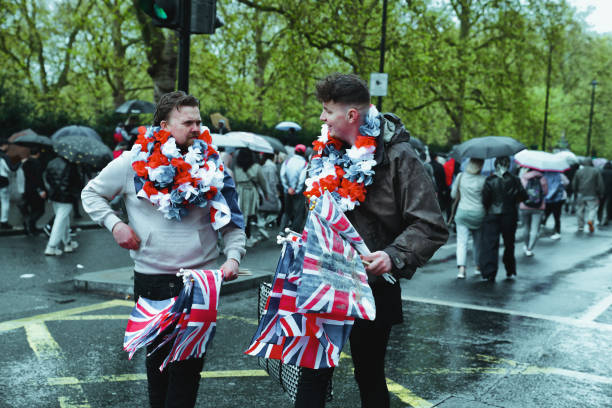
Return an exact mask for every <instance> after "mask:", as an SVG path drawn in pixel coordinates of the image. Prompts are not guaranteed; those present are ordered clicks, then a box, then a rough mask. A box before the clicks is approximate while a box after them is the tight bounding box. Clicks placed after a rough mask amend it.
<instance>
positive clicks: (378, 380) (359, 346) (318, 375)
mask: <svg viewBox="0 0 612 408" xmlns="http://www.w3.org/2000/svg"><path fill="white" fill-rule="evenodd" d="M390 333H391V325H388V324H383V323H378V322H376V321H374V322H371V321H369V320H361V319H356V320H355V324H354V325H353V329H352V331H351V337H350V342H351V356H352V359H353V365H354V366H355V380H356V381H357V385H358V386H359V395H360V397H361V407H362V408H388V407H389V404H390V400H389V390H388V389H387V381H386V376H385V354H386V352H387V344H388V343H389V335H390ZM333 373H334V369H333V368H326V369H321V370H312V369H308V368H304V369H302V378H301V380H300V384H299V385H298V392H297V397H296V401H295V408H322V407H325V396H326V392H327V382H328V380H329V378H330V377H331V376H332V375H333Z"/></svg>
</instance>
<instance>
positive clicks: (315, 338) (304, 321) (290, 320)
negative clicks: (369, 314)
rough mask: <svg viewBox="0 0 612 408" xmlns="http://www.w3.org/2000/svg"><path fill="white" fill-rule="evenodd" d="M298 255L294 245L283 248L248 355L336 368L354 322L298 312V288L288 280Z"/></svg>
mask: <svg viewBox="0 0 612 408" xmlns="http://www.w3.org/2000/svg"><path fill="white" fill-rule="evenodd" d="M296 255H297V254H296V253H295V252H294V251H293V250H292V248H291V244H288V243H285V244H284V245H283V249H282V252H281V257H280V259H279V262H278V266H277V268H276V273H275V275H274V280H273V284H272V290H271V291H270V296H269V297H268V300H267V302H266V306H265V309H264V314H263V316H262V318H261V320H260V322H259V326H258V328H257V331H256V332H255V335H254V336H253V340H252V342H251V346H250V347H249V348H248V349H247V350H246V351H245V353H246V354H248V355H252V356H257V357H265V358H272V359H277V360H280V361H282V362H283V363H285V364H291V365H296V366H301V367H308V368H315V369H318V368H328V367H335V366H336V365H338V361H339V359H340V351H342V347H343V346H344V344H345V343H346V341H347V340H348V337H349V335H350V332H351V328H352V325H353V321H354V319H353V318H351V317H346V316H344V315H341V316H338V315H334V314H332V313H300V312H298V311H297V308H296V305H295V301H296V292H297V285H296V284H295V283H292V282H291V281H290V280H289V279H287V271H288V270H289V268H290V266H291V264H292V263H294V261H295V260H296Z"/></svg>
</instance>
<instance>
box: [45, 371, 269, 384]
mask: <svg viewBox="0 0 612 408" xmlns="http://www.w3.org/2000/svg"><path fill="white" fill-rule="evenodd" d="M200 376H201V377H202V378H230V377H231V378H237V377H267V376H268V373H266V372H265V371H264V370H219V371H203V372H201V373H200ZM146 380H147V374H146V373H137V374H119V375H101V376H99V377H91V378H86V379H84V380H79V379H78V378H75V377H51V378H48V379H47V384H49V385H50V386H74V385H82V384H100V383H108V382H124V381H146Z"/></svg>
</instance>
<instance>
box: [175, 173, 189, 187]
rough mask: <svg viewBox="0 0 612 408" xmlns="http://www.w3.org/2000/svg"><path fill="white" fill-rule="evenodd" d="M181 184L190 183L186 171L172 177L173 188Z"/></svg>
mask: <svg viewBox="0 0 612 408" xmlns="http://www.w3.org/2000/svg"><path fill="white" fill-rule="evenodd" d="M183 183H192V180H191V174H189V172H188V171H181V172H178V174H177V175H176V176H175V177H174V186H175V187H176V186H179V185H181V184H183Z"/></svg>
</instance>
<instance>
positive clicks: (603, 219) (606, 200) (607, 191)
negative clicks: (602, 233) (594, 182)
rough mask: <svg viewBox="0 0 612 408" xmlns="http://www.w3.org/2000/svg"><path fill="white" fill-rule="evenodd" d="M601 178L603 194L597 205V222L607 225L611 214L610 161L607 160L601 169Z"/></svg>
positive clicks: (611, 175) (611, 169)
mask: <svg viewBox="0 0 612 408" xmlns="http://www.w3.org/2000/svg"><path fill="white" fill-rule="evenodd" d="M601 178H602V180H603V183H604V195H603V200H602V203H601V205H600V206H599V224H600V225H608V221H609V220H610V216H612V162H610V161H608V162H606V164H604V166H603V169H601Z"/></svg>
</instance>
